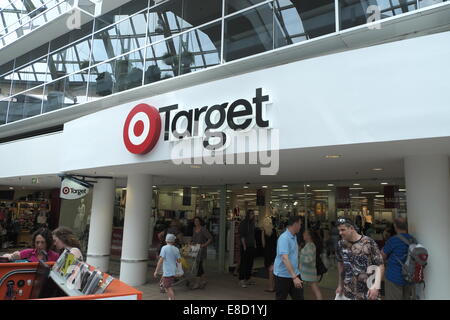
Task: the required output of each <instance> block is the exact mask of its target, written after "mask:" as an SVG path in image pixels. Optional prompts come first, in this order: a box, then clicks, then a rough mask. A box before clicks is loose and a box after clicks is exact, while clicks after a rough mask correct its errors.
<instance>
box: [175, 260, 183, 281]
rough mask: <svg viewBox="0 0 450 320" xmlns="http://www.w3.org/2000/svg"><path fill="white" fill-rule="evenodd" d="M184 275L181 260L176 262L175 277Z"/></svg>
mask: <svg viewBox="0 0 450 320" xmlns="http://www.w3.org/2000/svg"><path fill="white" fill-rule="evenodd" d="M183 275H184V271H183V265H182V264H181V262H177V270H176V271H175V277H177V278H179V277H182V276H183Z"/></svg>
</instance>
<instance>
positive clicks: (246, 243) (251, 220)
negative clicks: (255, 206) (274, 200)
mask: <svg viewBox="0 0 450 320" xmlns="http://www.w3.org/2000/svg"><path fill="white" fill-rule="evenodd" d="M239 238H240V239H241V263H240V266H239V284H240V286H241V287H242V288H246V287H247V285H251V284H255V283H254V282H252V281H250V278H251V276H252V269H253V260H254V258H255V251H256V241H255V213H254V211H253V210H247V213H246V216H245V219H244V220H242V222H241V224H240V225H239Z"/></svg>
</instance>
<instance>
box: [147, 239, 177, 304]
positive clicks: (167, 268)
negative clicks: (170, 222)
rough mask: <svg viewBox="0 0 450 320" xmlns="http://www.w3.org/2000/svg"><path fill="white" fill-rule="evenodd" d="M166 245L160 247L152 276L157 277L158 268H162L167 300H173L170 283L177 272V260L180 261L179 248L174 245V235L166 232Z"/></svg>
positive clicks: (171, 283)
mask: <svg viewBox="0 0 450 320" xmlns="http://www.w3.org/2000/svg"><path fill="white" fill-rule="evenodd" d="M165 240H166V243H167V244H166V245H165V246H164V247H162V248H161V253H160V255H159V260H158V264H157V265H156V269H155V272H154V273H153V276H154V277H155V278H157V277H158V273H159V270H160V269H161V266H162V270H163V276H162V279H161V282H162V286H163V288H164V290H165V291H166V294H167V297H168V298H169V300H175V292H174V291H173V288H172V285H173V283H174V280H175V276H176V274H177V262H180V261H181V255H180V250H179V249H178V248H177V247H176V246H175V240H176V236H175V235H174V234H171V233H169V234H167V236H166V239H165Z"/></svg>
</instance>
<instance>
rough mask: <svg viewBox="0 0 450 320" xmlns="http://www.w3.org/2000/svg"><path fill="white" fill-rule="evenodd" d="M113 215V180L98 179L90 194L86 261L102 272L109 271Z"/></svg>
mask: <svg viewBox="0 0 450 320" xmlns="http://www.w3.org/2000/svg"><path fill="white" fill-rule="evenodd" d="M113 216H114V180H113V179H99V181H98V182H97V183H96V184H95V186H94V191H93V196H92V211H91V222H90V227H89V242H88V250H87V251H88V252H87V260H86V262H87V263H88V264H90V265H92V266H94V267H96V268H98V269H99V270H101V271H103V272H108V271H109V256H110V251H111V234H112V226H113Z"/></svg>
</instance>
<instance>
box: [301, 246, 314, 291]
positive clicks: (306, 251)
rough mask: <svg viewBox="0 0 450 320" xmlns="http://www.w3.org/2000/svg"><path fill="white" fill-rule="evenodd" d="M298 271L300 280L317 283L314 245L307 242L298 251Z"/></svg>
mask: <svg viewBox="0 0 450 320" xmlns="http://www.w3.org/2000/svg"><path fill="white" fill-rule="evenodd" d="M299 269H300V275H301V277H302V280H304V281H310V282H315V281H317V269H316V246H315V245H314V243H312V242H307V243H306V245H305V246H304V247H303V249H302V250H301V251H300V265H299Z"/></svg>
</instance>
